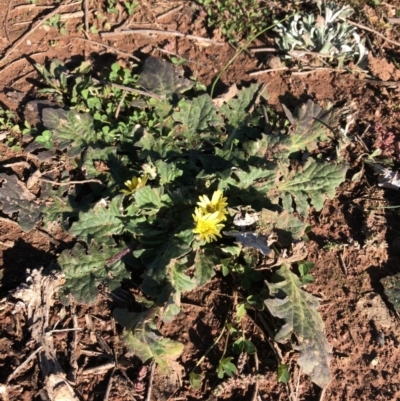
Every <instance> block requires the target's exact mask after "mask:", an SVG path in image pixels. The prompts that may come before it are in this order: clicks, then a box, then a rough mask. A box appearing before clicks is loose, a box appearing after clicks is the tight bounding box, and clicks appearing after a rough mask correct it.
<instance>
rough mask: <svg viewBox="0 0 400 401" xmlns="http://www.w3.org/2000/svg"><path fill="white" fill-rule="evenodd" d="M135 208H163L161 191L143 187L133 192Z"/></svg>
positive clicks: (146, 186)
mask: <svg viewBox="0 0 400 401" xmlns="http://www.w3.org/2000/svg"><path fill="white" fill-rule="evenodd" d="M135 202H136V206H137V207H139V208H141V209H157V210H158V209H159V208H160V207H161V206H163V204H164V203H163V201H162V189H161V188H151V187H149V186H148V185H145V186H144V187H142V188H139V189H138V190H137V191H136V192H135Z"/></svg>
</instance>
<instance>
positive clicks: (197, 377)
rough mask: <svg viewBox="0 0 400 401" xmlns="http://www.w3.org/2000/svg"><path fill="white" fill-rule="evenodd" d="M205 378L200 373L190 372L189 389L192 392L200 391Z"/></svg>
mask: <svg viewBox="0 0 400 401" xmlns="http://www.w3.org/2000/svg"><path fill="white" fill-rule="evenodd" d="M204 378H205V376H204V375H202V374H200V373H195V372H190V373H189V382H190V385H191V387H192V388H193V389H194V390H200V389H201V386H202V385H203V380H204Z"/></svg>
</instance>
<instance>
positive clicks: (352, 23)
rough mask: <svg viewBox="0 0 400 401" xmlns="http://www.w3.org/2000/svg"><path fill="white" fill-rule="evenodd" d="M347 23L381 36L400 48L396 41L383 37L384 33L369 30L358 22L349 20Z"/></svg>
mask: <svg viewBox="0 0 400 401" xmlns="http://www.w3.org/2000/svg"><path fill="white" fill-rule="evenodd" d="M339 19H341V20H342V21H343V19H342V18H339ZM346 21H347V22H348V23H349V24H350V25H354V26H356V27H357V28H360V29H363V30H364V31H368V32H371V33H373V34H375V35H376V36H379V37H380V38H383V39H385V40H386V42H388V43H391V44H392V45H395V46H400V42H396V41H395V40H391V39H388V38H387V37H386V36H385V35H383V34H382V33H380V32H378V31H375V29H371V28H368V27H367V26H365V25H361V24H358V23H357V22H353V21H349V20H346Z"/></svg>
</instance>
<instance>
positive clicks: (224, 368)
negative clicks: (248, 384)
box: [217, 357, 237, 379]
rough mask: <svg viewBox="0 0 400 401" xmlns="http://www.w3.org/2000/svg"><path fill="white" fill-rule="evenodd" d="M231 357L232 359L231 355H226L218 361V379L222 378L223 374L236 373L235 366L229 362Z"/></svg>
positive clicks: (230, 374)
mask: <svg viewBox="0 0 400 401" xmlns="http://www.w3.org/2000/svg"><path fill="white" fill-rule="evenodd" d="M232 359H233V358H232V357H227V358H222V359H221V360H220V361H219V363H218V368H217V374H218V378H219V379H222V378H223V377H224V376H225V375H227V376H229V377H231V376H233V375H234V374H235V373H236V371H237V369H236V366H235V365H234V364H233V363H232V362H231V360H232Z"/></svg>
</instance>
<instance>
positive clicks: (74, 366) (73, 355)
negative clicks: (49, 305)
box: [68, 299, 79, 383]
mask: <svg viewBox="0 0 400 401" xmlns="http://www.w3.org/2000/svg"><path fill="white" fill-rule="evenodd" d="M70 302H71V306H70V313H71V318H72V323H73V325H74V327H73V328H74V329H75V330H74V332H73V337H72V344H71V352H70V357H69V364H70V366H71V368H70V370H69V372H68V380H70V381H71V382H73V383H75V381H76V374H77V373H78V358H79V355H77V353H78V330H79V325H78V317H77V316H76V303H75V302H74V301H73V300H72V299H70Z"/></svg>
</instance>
